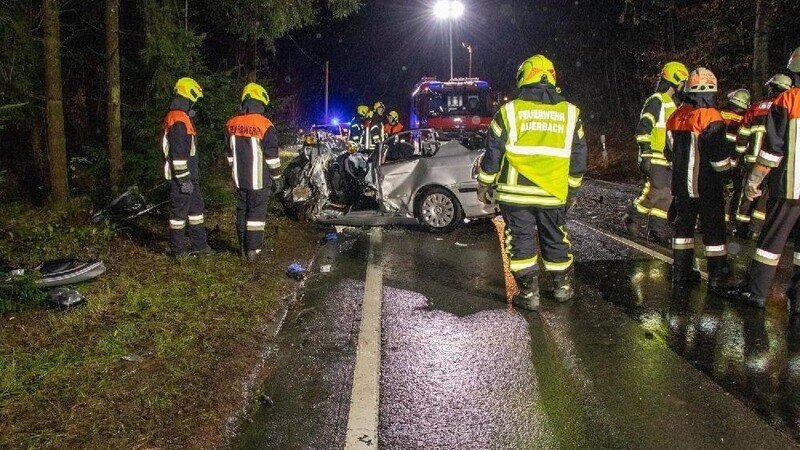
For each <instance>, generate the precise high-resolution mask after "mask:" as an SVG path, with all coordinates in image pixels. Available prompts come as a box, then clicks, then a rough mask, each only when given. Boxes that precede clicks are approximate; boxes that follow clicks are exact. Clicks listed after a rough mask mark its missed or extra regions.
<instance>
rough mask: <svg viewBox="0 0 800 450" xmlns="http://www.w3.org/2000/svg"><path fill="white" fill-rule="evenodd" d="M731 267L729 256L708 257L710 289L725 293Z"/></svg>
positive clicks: (712, 291) (713, 291)
mask: <svg viewBox="0 0 800 450" xmlns="http://www.w3.org/2000/svg"><path fill="white" fill-rule="evenodd" d="M730 275H731V269H730V266H729V265H728V257H727V256H709V257H708V291H709V292H711V293H712V294H713V293H719V294H722V293H725V292H726V291H727V287H728V281H729V278H730Z"/></svg>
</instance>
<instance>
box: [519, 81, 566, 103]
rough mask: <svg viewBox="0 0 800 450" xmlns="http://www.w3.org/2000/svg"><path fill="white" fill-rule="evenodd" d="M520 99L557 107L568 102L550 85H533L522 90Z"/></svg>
mask: <svg viewBox="0 0 800 450" xmlns="http://www.w3.org/2000/svg"><path fill="white" fill-rule="evenodd" d="M519 99H520V100H527V101H529V102H538V103H545V104H548V105H556V104H558V103H561V102H563V101H566V99H565V98H564V97H562V96H561V94H559V93H558V92H557V91H556V88H555V87H554V86H553V85H551V84H548V83H537V84H531V85H528V86H524V87H522V88H520V90H519Z"/></svg>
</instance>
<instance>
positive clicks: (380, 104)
mask: <svg viewBox="0 0 800 450" xmlns="http://www.w3.org/2000/svg"><path fill="white" fill-rule="evenodd" d="M378 108H383V109H386V106H384V104H383V102H375V104H374V105H372V109H374V110H375V111H377V110H378Z"/></svg>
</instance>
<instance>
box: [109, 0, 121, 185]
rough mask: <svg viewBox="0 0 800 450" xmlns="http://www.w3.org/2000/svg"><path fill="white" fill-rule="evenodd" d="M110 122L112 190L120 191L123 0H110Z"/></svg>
mask: <svg viewBox="0 0 800 450" xmlns="http://www.w3.org/2000/svg"><path fill="white" fill-rule="evenodd" d="M105 31H106V87H107V89H108V91H107V95H108V98H107V99H106V123H107V128H108V150H107V152H108V175H109V180H110V184H111V191H112V192H114V193H117V192H119V188H120V175H121V174H122V115H121V112H120V103H121V101H120V79H119V0H106V30H105Z"/></svg>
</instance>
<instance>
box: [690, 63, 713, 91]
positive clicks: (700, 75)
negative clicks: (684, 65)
mask: <svg viewBox="0 0 800 450" xmlns="http://www.w3.org/2000/svg"><path fill="white" fill-rule="evenodd" d="M686 92H688V93H695V94H702V93H704V92H717V76H716V75H714V72H712V71H710V70H708V69H706V68H705V67H698V68H697V69H694V70H693V71H692V73H690V74H689V81H688V82H687V83H686Z"/></svg>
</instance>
